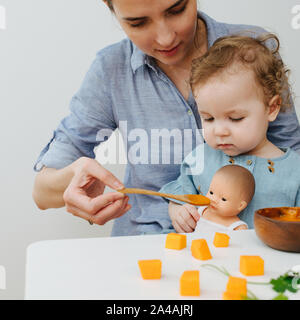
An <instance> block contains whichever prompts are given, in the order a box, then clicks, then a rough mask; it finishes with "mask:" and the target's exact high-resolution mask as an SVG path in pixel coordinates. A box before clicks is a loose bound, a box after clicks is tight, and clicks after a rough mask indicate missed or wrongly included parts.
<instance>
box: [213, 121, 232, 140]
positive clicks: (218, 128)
mask: <svg viewBox="0 0 300 320" xmlns="http://www.w3.org/2000/svg"><path fill="white" fill-rule="evenodd" d="M214 134H215V135H216V136H219V137H223V136H228V135H229V134H230V131H229V128H228V127H227V126H226V125H225V124H221V123H220V124H216V125H215V127H214Z"/></svg>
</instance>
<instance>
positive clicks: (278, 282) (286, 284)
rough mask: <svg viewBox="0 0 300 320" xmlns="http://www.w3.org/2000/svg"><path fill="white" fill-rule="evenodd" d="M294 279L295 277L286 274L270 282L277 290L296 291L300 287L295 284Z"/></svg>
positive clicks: (281, 291)
mask: <svg viewBox="0 0 300 320" xmlns="http://www.w3.org/2000/svg"><path fill="white" fill-rule="evenodd" d="M293 279H294V277H290V276H288V275H287V274H284V275H283V276H280V277H278V278H277V279H271V281H270V284H271V285H272V286H273V290H274V291H276V292H279V293H284V292H285V290H288V291H290V292H293V293H295V292H297V291H298V289H297V288H295V287H294V286H293ZM297 282H298V281H297Z"/></svg>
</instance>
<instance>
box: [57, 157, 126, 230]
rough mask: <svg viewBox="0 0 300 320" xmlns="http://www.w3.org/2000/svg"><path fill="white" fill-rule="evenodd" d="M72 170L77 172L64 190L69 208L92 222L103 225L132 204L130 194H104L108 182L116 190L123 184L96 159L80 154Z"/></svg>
mask: <svg viewBox="0 0 300 320" xmlns="http://www.w3.org/2000/svg"><path fill="white" fill-rule="evenodd" d="M72 170H73V172H74V176H73V178H72V180H71V182H70V184H69V185H68V187H67V188H66V190H65V192H64V194H63V199H64V202H65V206H66V209H67V211H68V212H70V213H72V214H73V215H75V216H78V217H80V218H83V219H85V220H87V221H89V222H90V223H95V224H99V225H103V224H105V223H106V222H108V221H109V220H112V219H115V218H118V217H120V216H122V215H123V214H124V213H125V212H127V211H128V210H129V209H130V208H131V206H130V205H129V204H128V200H129V198H128V197H127V196H125V195H124V194H122V193H119V192H108V193H105V194H103V192H104V189H105V186H106V185H107V186H109V187H110V188H112V189H115V190H117V189H121V188H123V187H124V186H123V184H122V183H121V182H120V181H119V180H118V179H117V178H116V177H115V176H114V175H113V174H112V173H111V172H109V171H108V170H106V169H104V168H103V167H102V166H101V165H100V164H99V163H98V162H97V161H96V160H94V159H90V158H86V157H82V158H79V159H78V160H76V161H75V162H73V164H72Z"/></svg>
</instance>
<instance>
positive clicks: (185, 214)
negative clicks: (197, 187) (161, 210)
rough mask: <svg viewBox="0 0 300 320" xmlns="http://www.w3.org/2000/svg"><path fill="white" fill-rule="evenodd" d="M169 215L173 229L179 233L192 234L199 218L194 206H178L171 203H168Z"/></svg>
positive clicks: (186, 204)
mask: <svg viewBox="0 0 300 320" xmlns="http://www.w3.org/2000/svg"><path fill="white" fill-rule="evenodd" d="M169 215H170V218H171V220H172V224H173V227H174V229H175V230H176V231H177V232H179V233H188V232H193V231H194V230H195V227H196V225H197V221H198V220H199V218H200V214H199V213H198V210H197V208H196V207H195V206H193V205H191V204H188V203H185V204H184V205H180V204H177V203H174V202H172V201H171V202H170V203H169Z"/></svg>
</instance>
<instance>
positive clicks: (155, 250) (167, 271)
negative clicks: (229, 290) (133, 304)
mask: <svg viewBox="0 0 300 320" xmlns="http://www.w3.org/2000/svg"><path fill="white" fill-rule="evenodd" d="M228 234H229V235H230V237H231V239H230V246H229V247H228V248H215V247H214V245H213V244H212V241H213V236H214V233H209V232H207V233H201V234H197V235H196V234H187V248H185V249H183V250H181V251H177V250H170V249H165V247H164V246H165V239H166V235H149V236H148V235H147V236H130V237H112V238H110V237H108V238H88V239H68V240H53V241H41V242H36V243H33V244H31V245H30V246H29V247H28V249H27V257H26V286H25V299H101V300H108V299H109V300H120V299H127V300H128V299H129V300H131V299H133V300H150V299H159V300H177V299H182V300H185V299H189V300H191V299H206V300H208V299H222V293H223V291H225V288H226V283H227V279H228V278H227V277H226V276H225V275H223V274H221V273H219V272H217V271H213V270H211V269H208V268H203V267H200V266H201V265H202V264H206V263H210V264H214V265H216V266H223V267H225V268H226V269H227V270H228V271H229V272H230V273H231V275H234V276H243V275H242V274H241V273H240V272H239V258H240V255H259V256H261V257H262V258H263V259H264V261H265V275H264V276H260V277H246V278H247V279H248V280H249V281H269V280H270V279H271V278H275V277H276V278H277V277H278V276H279V275H280V274H283V273H284V272H285V271H287V270H288V269H289V268H290V267H291V266H293V265H296V264H300V254H297V253H288V252H282V251H277V250H274V249H271V248H269V247H267V246H266V245H264V244H263V243H262V242H261V241H260V240H259V239H258V238H257V236H256V234H255V232H254V230H247V231H233V232H230V233H228ZM198 238H204V239H206V240H207V243H208V245H209V248H210V251H211V253H212V256H213V259H212V260H207V261H200V260H197V259H195V258H193V257H192V255H191V251H190V247H191V241H192V239H198ZM140 259H161V260H162V277H161V279H160V280H143V279H142V277H141V275H140V271H139V268H138V263H137V261H138V260H140ZM185 270H200V291H201V294H200V296H199V297H182V296H181V295H180V294H179V279H180V276H181V274H182V273H183V271H185ZM248 288H249V289H250V290H251V291H252V292H253V293H255V294H256V296H258V297H259V298H260V299H272V298H273V297H275V295H276V293H275V292H274V291H272V290H271V286H262V285H248ZM288 296H289V297H290V299H297V300H299V299H300V293H299V292H298V293H297V294H288Z"/></svg>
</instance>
